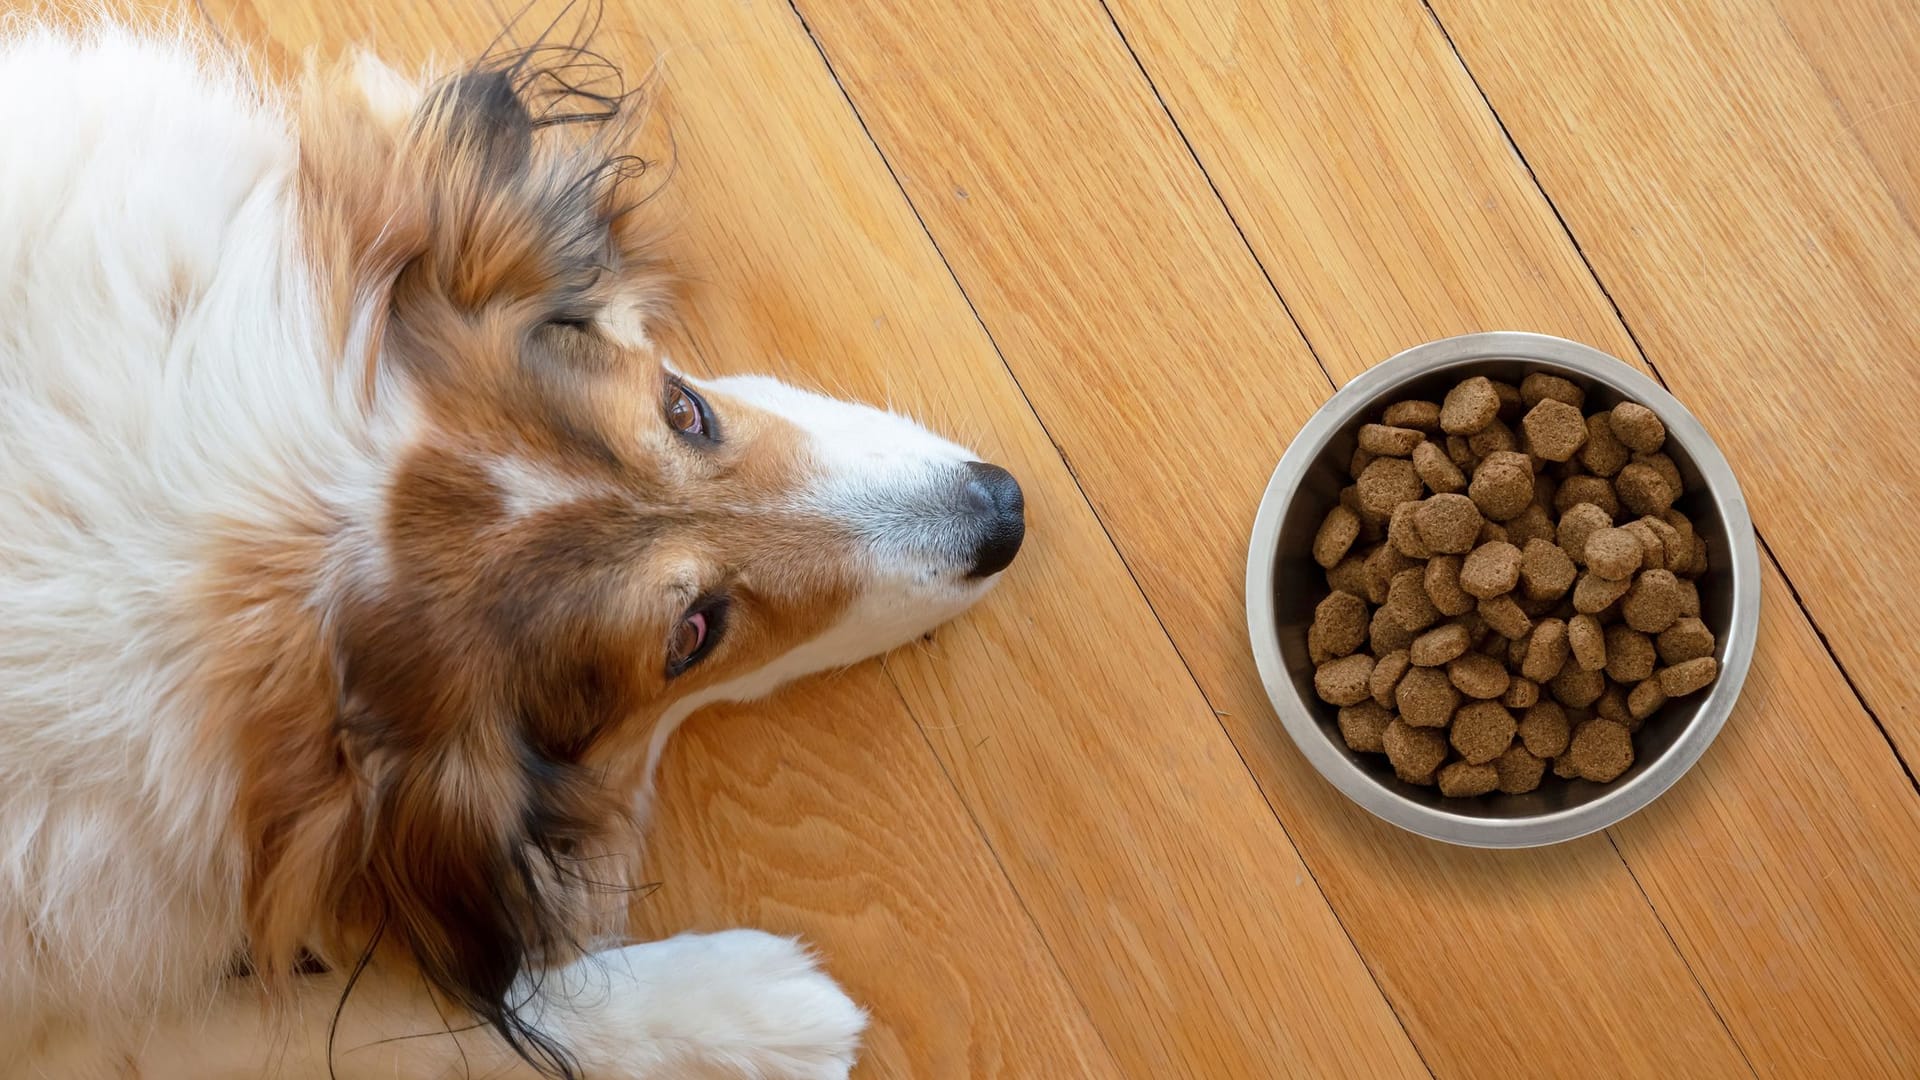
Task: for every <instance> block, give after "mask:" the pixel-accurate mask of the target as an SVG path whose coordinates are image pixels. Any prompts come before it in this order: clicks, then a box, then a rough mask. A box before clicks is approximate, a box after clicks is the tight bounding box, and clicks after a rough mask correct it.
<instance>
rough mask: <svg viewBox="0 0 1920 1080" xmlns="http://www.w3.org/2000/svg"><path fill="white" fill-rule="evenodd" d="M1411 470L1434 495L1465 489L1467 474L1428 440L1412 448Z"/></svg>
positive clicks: (1453, 492)
mask: <svg viewBox="0 0 1920 1080" xmlns="http://www.w3.org/2000/svg"><path fill="white" fill-rule="evenodd" d="M1413 471H1414V472H1415V473H1418V474H1419V476H1420V482H1421V483H1423V484H1425V485H1427V490H1429V491H1431V492H1433V493H1434V494H1436V495H1453V494H1457V493H1459V492H1461V491H1464V490H1466V487H1467V475H1466V474H1465V473H1463V472H1461V471H1460V466H1458V465H1455V464H1454V463H1453V459H1452V458H1449V457H1448V456H1447V452H1446V451H1445V450H1442V449H1441V448H1440V447H1438V446H1436V445H1434V444H1433V443H1430V442H1423V443H1421V444H1420V445H1419V446H1416V447H1414V448H1413Z"/></svg>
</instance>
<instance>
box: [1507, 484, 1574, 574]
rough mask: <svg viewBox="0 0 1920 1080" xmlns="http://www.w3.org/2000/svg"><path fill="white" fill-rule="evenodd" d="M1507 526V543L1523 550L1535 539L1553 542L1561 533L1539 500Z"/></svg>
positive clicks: (1530, 504)
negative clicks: (1555, 527)
mask: <svg viewBox="0 0 1920 1080" xmlns="http://www.w3.org/2000/svg"><path fill="white" fill-rule="evenodd" d="M1539 483H1540V481H1539V480H1537V479H1536V480H1535V481H1534V484H1535V485H1536V486H1538V485H1539ZM1505 528H1506V530H1507V543H1509V544H1512V545H1513V546H1514V547H1517V548H1519V549H1520V550H1521V551H1525V550H1526V549H1527V544H1528V543H1530V542H1532V541H1534V540H1545V541H1546V542H1547V543H1549V544H1551V543H1553V542H1554V541H1555V540H1557V539H1559V533H1558V531H1557V530H1555V529H1554V527H1553V517H1552V515H1550V514H1548V513H1547V508H1546V507H1544V506H1541V505H1540V504H1539V503H1538V502H1533V503H1529V504H1527V508H1526V509H1525V510H1522V511H1520V516H1519V517H1516V518H1514V519H1512V520H1511V521H1508V522H1507V523H1506V526H1505ZM1567 584H1569V585H1571V584H1573V579H1572V578H1568V579H1567Z"/></svg>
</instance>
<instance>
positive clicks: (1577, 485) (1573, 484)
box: [1553, 476, 1620, 554]
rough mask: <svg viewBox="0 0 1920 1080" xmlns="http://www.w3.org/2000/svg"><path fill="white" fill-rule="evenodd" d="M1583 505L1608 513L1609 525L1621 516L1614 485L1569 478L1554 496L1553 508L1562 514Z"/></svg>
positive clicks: (1590, 478)
mask: <svg viewBox="0 0 1920 1080" xmlns="http://www.w3.org/2000/svg"><path fill="white" fill-rule="evenodd" d="M1581 503H1591V504H1593V505H1594V506H1597V507H1599V508H1600V509H1601V510H1604V511H1606V514H1607V524H1609V525H1611V524H1613V522H1614V519H1615V518H1618V517H1619V516H1620V497H1619V496H1618V495H1616V494H1615V493H1614V490H1613V484H1611V483H1608V482H1607V481H1606V480H1604V479H1602V478H1601V477H1598V476H1569V477H1567V479H1566V481H1565V482H1563V483H1562V484H1561V485H1560V490H1559V491H1557V492H1555V493H1554V495H1553V508H1554V509H1555V510H1558V511H1559V512H1560V513H1562V514H1565V513H1567V512H1568V511H1570V510H1572V509H1573V508H1574V507H1576V506H1579V505H1580V504H1581ZM1569 554H1574V553H1573V552H1569Z"/></svg>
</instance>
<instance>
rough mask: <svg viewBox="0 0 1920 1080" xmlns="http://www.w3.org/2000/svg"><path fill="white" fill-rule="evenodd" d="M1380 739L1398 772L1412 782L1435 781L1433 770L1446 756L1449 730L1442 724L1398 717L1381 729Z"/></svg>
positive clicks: (1425, 782) (1428, 782)
mask: <svg viewBox="0 0 1920 1080" xmlns="http://www.w3.org/2000/svg"><path fill="white" fill-rule="evenodd" d="M1380 743H1381V745H1382V746H1383V747H1384V748H1385V751H1386V755H1387V761H1388V762H1389V763H1390V764H1392V765H1393V771H1394V773H1395V775H1397V776H1399V777H1400V779H1402V780H1405V781H1406V782H1407V783H1409V784H1431V783H1433V774H1434V771H1435V770H1437V769H1439V768H1440V763H1441V762H1443V761H1445V760H1447V734H1446V732H1444V731H1441V730H1440V729H1439V728H1432V727H1414V726H1413V725H1412V724H1409V723H1406V722H1405V721H1404V720H1395V721H1393V722H1392V723H1390V724H1388V725H1387V730H1385V731H1383V732H1381V733H1380Z"/></svg>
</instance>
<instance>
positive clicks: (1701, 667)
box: [1660, 656, 1720, 698]
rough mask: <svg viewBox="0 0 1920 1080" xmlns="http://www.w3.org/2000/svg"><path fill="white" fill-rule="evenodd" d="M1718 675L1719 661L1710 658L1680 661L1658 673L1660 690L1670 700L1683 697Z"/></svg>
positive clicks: (1703, 657)
mask: <svg viewBox="0 0 1920 1080" xmlns="http://www.w3.org/2000/svg"><path fill="white" fill-rule="evenodd" d="M1719 674H1720V661H1718V660H1715V659H1714V658H1713V657H1711V656H1702V657H1698V658H1696V659H1693V660H1682V661H1681V662H1679V663H1677V664H1675V665H1673V666H1672V667H1670V668H1664V669H1662V670H1661V672H1660V689H1661V690H1663V691H1665V693H1666V695H1667V696H1668V697H1670V698H1677V697H1685V696H1687V695H1688V694H1691V693H1693V692H1694V691H1695V690H1698V689H1700V688H1701V687H1703V686H1706V685H1707V684H1708V683H1710V682H1712V681H1713V680H1714V679H1715V678H1716V677H1717V676H1719Z"/></svg>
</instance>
